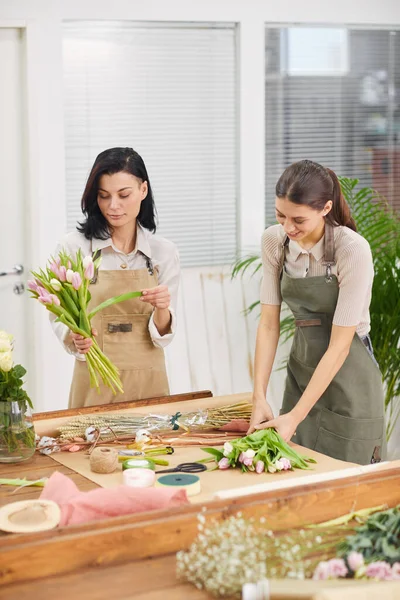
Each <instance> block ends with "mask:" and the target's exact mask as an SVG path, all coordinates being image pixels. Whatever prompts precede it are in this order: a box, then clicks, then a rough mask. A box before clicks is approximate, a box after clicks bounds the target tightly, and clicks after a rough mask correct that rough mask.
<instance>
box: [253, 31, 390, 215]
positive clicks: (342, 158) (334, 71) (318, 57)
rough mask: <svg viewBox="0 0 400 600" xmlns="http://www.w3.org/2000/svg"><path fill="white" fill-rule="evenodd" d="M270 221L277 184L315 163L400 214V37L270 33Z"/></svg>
mask: <svg viewBox="0 0 400 600" xmlns="http://www.w3.org/2000/svg"><path fill="white" fill-rule="evenodd" d="M265 86H266V87H265V90H266V107H265V110H266V164H265V171H266V211H265V212H266V223H267V224H270V223H271V222H275V217H274V199H275V185H276V182H277V180H278V178H279V175H280V174H281V173H282V171H283V170H284V168H285V167H286V166H288V165H290V164H291V163H293V162H295V161H297V160H301V159H304V158H308V159H311V160H315V161H317V162H319V163H321V164H323V165H325V166H327V167H330V168H332V169H333V170H334V171H336V173H337V174H339V175H343V176H347V177H353V178H357V179H359V180H360V183H361V184H362V185H366V186H372V187H374V188H375V189H376V190H377V191H378V192H380V193H381V194H383V195H384V196H385V197H386V198H387V200H388V201H389V202H390V203H391V204H392V205H393V206H394V207H395V208H397V209H399V210H400V31H389V30H376V29H374V30H362V29H356V28H336V29H332V28H327V27H326V28H324V27H316V28H311V27H302V26H298V27H290V26H288V27H280V28H275V27H272V28H270V27H267V28H266V79H265Z"/></svg>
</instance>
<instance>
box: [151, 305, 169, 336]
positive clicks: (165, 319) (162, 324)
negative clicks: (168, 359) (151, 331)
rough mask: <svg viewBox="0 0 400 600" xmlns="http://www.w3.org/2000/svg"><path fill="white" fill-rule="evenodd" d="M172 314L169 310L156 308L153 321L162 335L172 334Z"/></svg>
mask: <svg viewBox="0 0 400 600" xmlns="http://www.w3.org/2000/svg"><path fill="white" fill-rule="evenodd" d="M171 320H172V317H171V313H170V312H169V308H155V309H154V316H153V321H154V325H155V326H156V327H157V331H158V333H159V334H160V335H166V334H167V333H170V332H171Z"/></svg>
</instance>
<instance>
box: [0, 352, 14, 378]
mask: <svg viewBox="0 0 400 600" xmlns="http://www.w3.org/2000/svg"><path fill="white" fill-rule="evenodd" d="M12 365H13V358H12V354H11V352H0V371H4V372H5V373H7V372H8V371H11V368H12Z"/></svg>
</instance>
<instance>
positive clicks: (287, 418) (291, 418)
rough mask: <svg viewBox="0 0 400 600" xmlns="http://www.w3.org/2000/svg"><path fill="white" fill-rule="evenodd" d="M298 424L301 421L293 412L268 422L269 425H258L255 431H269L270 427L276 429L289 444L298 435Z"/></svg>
mask: <svg viewBox="0 0 400 600" xmlns="http://www.w3.org/2000/svg"><path fill="white" fill-rule="evenodd" d="M298 424H299V420H298V419H297V417H296V416H295V415H294V414H293V413H292V412H288V413H286V414H285V415H280V416H279V417H277V418H276V419H272V420H271V421H268V423H261V424H260V425H257V426H256V427H255V429H257V430H258V429H269V428H270V427H274V428H275V429H276V431H277V432H278V433H279V435H280V436H281V437H282V438H283V439H284V440H285V442H289V441H290V440H291V438H292V437H293V435H294V434H295V433H296V428H297V426H298Z"/></svg>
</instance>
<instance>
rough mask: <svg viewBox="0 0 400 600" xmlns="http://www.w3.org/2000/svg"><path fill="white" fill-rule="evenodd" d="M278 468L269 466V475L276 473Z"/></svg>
mask: <svg viewBox="0 0 400 600" xmlns="http://www.w3.org/2000/svg"><path fill="white" fill-rule="evenodd" d="M275 471H276V468H275V467H274V466H273V465H268V473H275Z"/></svg>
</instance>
